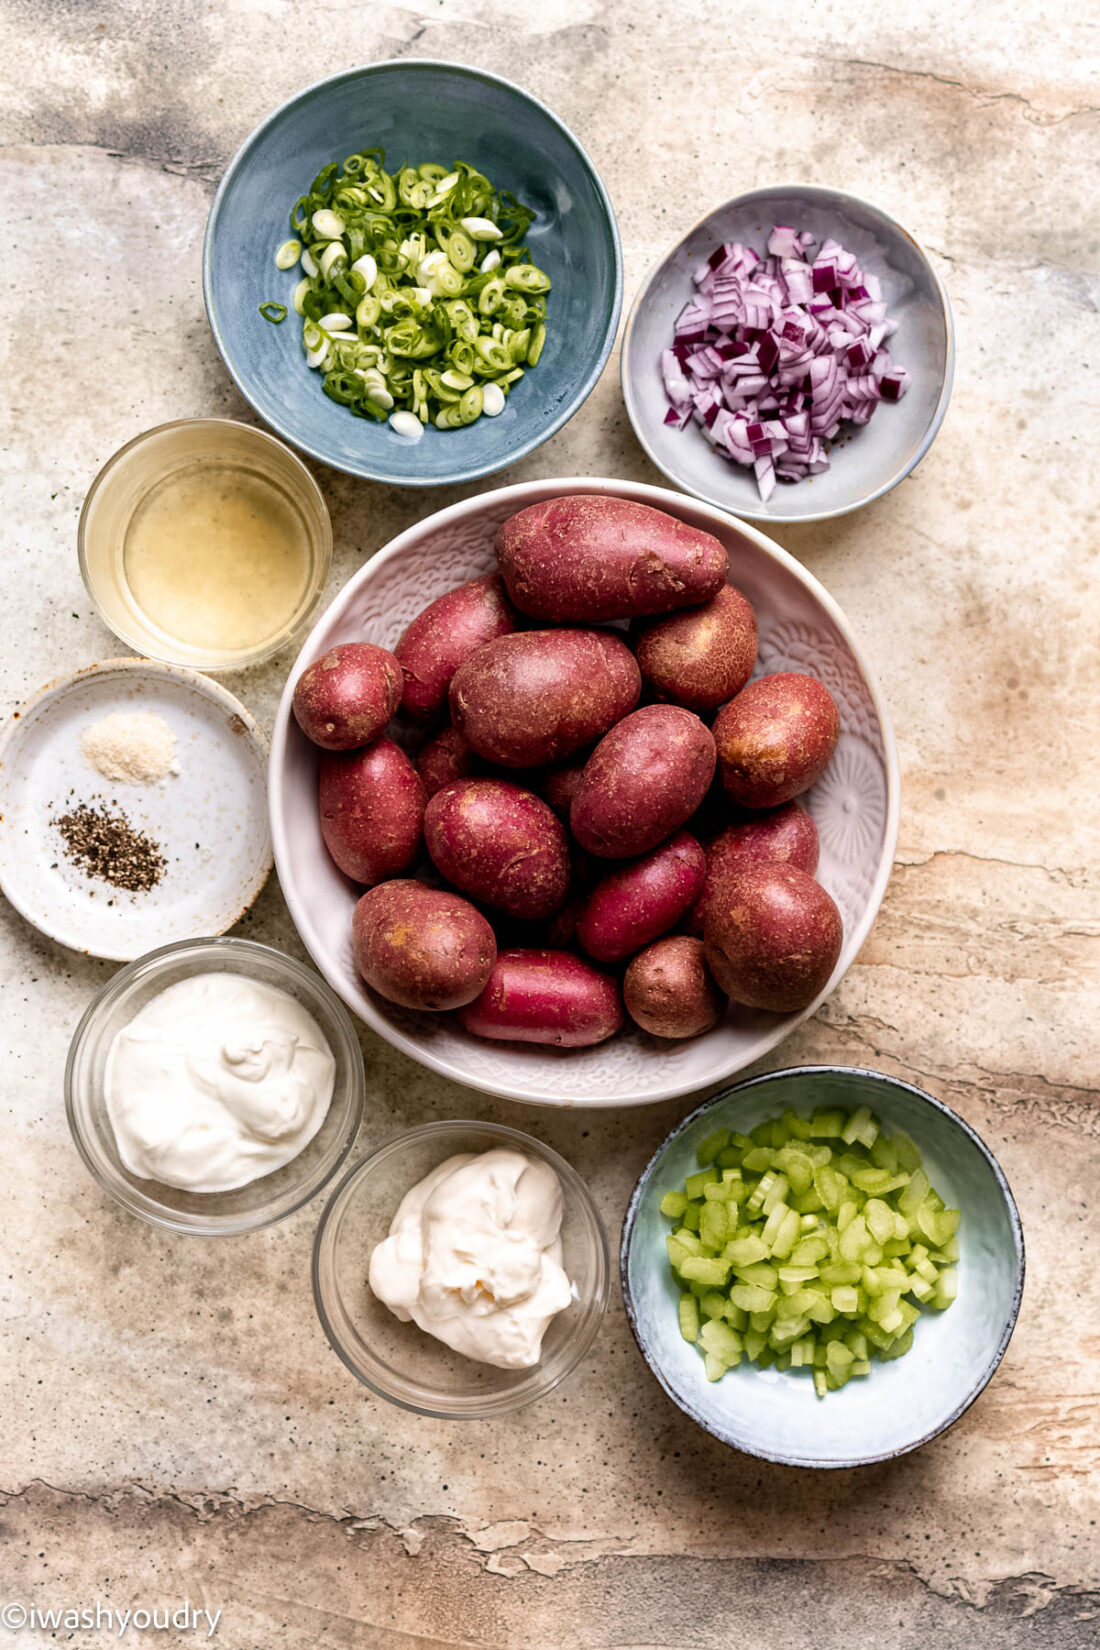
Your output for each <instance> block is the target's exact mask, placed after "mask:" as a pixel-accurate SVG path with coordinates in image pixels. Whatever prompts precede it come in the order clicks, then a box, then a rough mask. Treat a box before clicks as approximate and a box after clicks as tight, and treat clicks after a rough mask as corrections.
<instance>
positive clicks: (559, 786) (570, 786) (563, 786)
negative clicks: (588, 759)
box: [539, 762, 584, 819]
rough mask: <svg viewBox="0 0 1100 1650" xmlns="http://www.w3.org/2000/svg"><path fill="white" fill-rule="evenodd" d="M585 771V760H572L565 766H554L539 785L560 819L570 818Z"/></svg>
mask: <svg viewBox="0 0 1100 1650" xmlns="http://www.w3.org/2000/svg"><path fill="white" fill-rule="evenodd" d="M583 772H584V763H583V762H571V763H569V764H568V765H567V766H566V767H564V768H553V769H551V771H550V772H549V773H548V774H547V775H546V777H545V779H544V780H543V781H542V784H541V786H540V787H539V788H540V790H541V791H542V795H543V797H544V799H545V800H546V801H547V802H549V804H550V806H551V807H552V808H553V810H554V812H555V813H556V814H557V816H558V818H559V819H568V818H569V810H570V808H571V807H572V806H573V798H574V796H576V794H577V786H578V785H579V784H580V782H581V774H582V773H583Z"/></svg>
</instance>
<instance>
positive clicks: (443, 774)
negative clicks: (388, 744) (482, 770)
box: [416, 727, 477, 796]
mask: <svg viewBox="0 0 1100 1650" xmlns="http://www.w3.org/2000/svg"><path fill="white" fill-rule="evenodd" d="M476 760H477V758H476V757H475V755H474V752H473V751H472V750H471V749H470V747H469V745H468V744H467V743H466V741H465V739H464V738H463V737H462V735H461V734H460V733H459V731H458V729H457V728H452V727H446V728H440V730H439V732H438V733H436V734H433V735H432V737H431V738H430V739H426V740H425V741H424V743H423V745H421V747H420V754H419V755H418V757H417V759H416V771H417V773H418V774H419V775H420V777H421V779H422V780H423V781H424V789H425V790H426V791H427V793H428V795H429V796H434V795H435V793H436V791H441V790H442V789H443V787H444V785H450V784H453V782H454V781H455V780H456V779H468V778H469V777H470V775H471V774H472V773H473V771H474V765H475V763H476Z"/></svg>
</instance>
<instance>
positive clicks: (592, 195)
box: [203, 59, 622, 487]
mask: <svg viewBox="0 0 1100 1650" xmlns="http://www.w3.org/2000/svg"><path fill="white" fill-rule="evenodd" d="M376 144H381V145H382V146H383V147H384V149H385V150H386V164H387V166H388V167H389V168H390V169H393V168H394V167H395V166H397V165H398V164H400V162H401V161H403V160H405V159H408V160H410V161H414V162H416V163H420V162H423V161H428V160H435V161H442V162H444V163H449V162H451V161H452V160H456V159H461V160H467V161H469V162H470V163H471V164H472V165H474V166H476V167H478V168H479V169H480V170H481V171H483V172H484V173H485V174H486V176H488V177H489V178H490V179H491V180H492V181H493V182H494V183H495V184H497V185H498V186H499V187H500V188H504V189H510V190H512V192H513V193H514V194H516V195H518V196H519V198H520V199H521V200H522V201H524V202H525V203H526V204H527V205H528V206H531V207H533V208H534V209H535V211H536V212H537V214H538V216H537V218H536V220H535V222H534V223H533V224H532V226H531V229H530V231H529V233H528V237H527V238H528V244H529V245H530V247H531V253H532V256H533V257H534V259H535V261H536V262H537V263H538V264H539V265H540V267H541V268H543V269H545V270H546V272H547V274H548V275H549V276H550V278H551V280H552V282H553V288H552V291H551V293H550V297H549V308H548V314H547V333H546V345H545V347H544V349H543V352H542V356H541V358H540V360H539V363H538V366H537V367H534V368H532V369H531V370H529V371H528V373H527V374H526V376H525V377H524V378H523V379H522V380H520V382H519V383H518V384H517V385H516V386H515V388H514V389H513V390H512V393H511V394H510V395H509V397H508V400H507V402H506V404H505V408H504V411H503V412H502V413H501V414H500V416H499V417H497V418H480V419H478V421H477V423H476V424H472V425H470V426H469V427H468V428H466V429H461V430H437V429H435V428H434V427H429V428H428V429H427V430H426V431H425V434H424V437H423V439H422V440H421V441H418V442H416V443H409V442H408V441H407V440H405V439H403V438H402V437H401V436H398V435H395V434H394V432H393V431H392V430H391V429H390V427H389V425H388V424H375V423H373V421H371V420H368V419H363V418H356V417H354V416H353V415H352V414H351V413H349V412H348V410H347V409H346V408H345V407H341V406H339V405H337V403H335V402H334V401H330V400H329V398H328V397H327V396H326V395H325V394H324V392H323V390H322V388H321V376H320V374H319V373H317V372H313V371H311V370H310V368H309V367H307V365H306V361H305V356H304V354H303V351H302V343H301V325H300V322H299V321H298V318H297V316H295V314H294V312H293V310H292V309H290V304H291V296H292V294H293V291H294V287H295V285H296V284H297V282H298V280H299V279H300V277H301V271H300V270H299V269H297V268H295V269H293V270H288V271H280V270H278V269H276V267H275V263H274V257H275V252H276V249H277V248H278V247H279V246H280V245H281V243H282V242H283V241H284V240H286V239H287V237H288V235H289V234H290V228H289V218H290V209H291V207H292V206H293V205H294V202H295V201H296V200H297V199H298V197H299V196H300V195H301V194H302V193H303V191H304V190H306V189H308V188H309V185H310V183H311V181H312V179H313V178H314V177H315V176H316V175H317V173H318V172H319V171H320V169H321V167H322V166H325V165H327V164H328V163H329V162H330V161H334V160H342V159H343V158H344V156H345V155H350V154H353V153H355V152H356V151H357V150H360V149H363V148H368V147H371V146H373V145H376ZM203 291H204V294H205V298H206V310H207V314H208V316H209V318H210V326H211V329H212V330H213V333H214V339H215V342H216V343H217V346H218V349H219V350H220V351H221V355H222V360H223V361H224V362H225V364H226V367H227V368H228V369H229V372H230V375H231V376H232V378H233V380H234V382H235V383H236V385H237V388H238V389H239V390H240V391H241V393H242V395H244V397H245V398H246V400H248V401H249V402H250V403H251V405H252V406H253V407H254V408H255V409H256V411H257V412H258V413H259V415H260V417H261V418H262V419H264V421H265V422H266V423H267V424H269V425H270V426H271V428H272V429H274V430H277V431H278V433H279V434H280V435H281V436H283V437H284V438H285V439H286V440H287V441H291V442H293V443H294V445H295V446H296V447H299V448H301V449H302V450H303V451H304V452H307V453H309V454H311V456H312V457H314V458H317V459H320V460H322V462H323V463H325V464H331V465H333V466H334V467H335V468H336V469H338V470H346V471H347V472H348V473H349V474H350V475H356V476H363V477H365V478H367V479H368V480H373V481H386V482H391V483H394V484H396V485H399V486H409V487H430V486H437V487H438V486H444V485H446V484H449V483H453V482H460V481H476V480H477V479H478V478H479V477H481V476H487V475H491V474H492V473H493V472H494V471H496V470H501V469H503V468H504V466H505V465H507V464H513V463H515V462H516V460H517V459H520V458H523V457H524V456H525V455H526V454H527V453H530V452H532V451H533V450H534V449H535V448H536V447H538V446H539V445H541V443H542V442H544V441H546V440H547V439H548V438H549V437H550V436H552V435H553V434H554V432H555V431H556V430H559V429H561V427H562V425H563V424H564V423H565V422H566V421H567V420H568V419H569V418H571V417H572V415H573V414H574V413H575V412H576V410H577V408H578V407H579V406H580V405H581V403H582V402H583V401H584V400H585V398H586V396H587V395H588V394H589V392H590V391H591V390H592V388H593V386H594V385H595V383H596V380H597V379H598V378H599V376H600V373H601V371H602V369H603V366H604V363H605V362H606V360H607V357H608V354H609V353H610V350H611V346H612V344H613V343H614V341H615V332H616V328H617V327H618V322H619V311H620V308H621V306H622V254H621V251H620V248H619V232H618V228H617V226H616V223H615V214H614V212H613V211H612V209H611V202H610V201H609V199H608V196H607V191H606V190H605V189H604V186H603V184H602V183H601V181H600V178H599V175H598V174H597V172H596V169H595V167H594V166H593V165H592V162H591V161H590V160H589V158H588V156H587V155H586V154H585V152H584V150H583V149H582V148H581V146H580V144H579V143H578V142H577V140H576V138H575V137H574V136H573V135H572V133H571V132H569V131H568V130H567V128H566V127H565V126H563V125H562V123H561V121H559V120H558V119H557V118H556V117H555V116H554V115H553V114H551V112H550V110H549V109H547V108H546V107H545V106H544V105H543V104H541V103H539V102H538V100H537V99H536V98H533V97H531V96H530V94H529V93H527V92H525V91H523V90H522V89H521V88H520V87H519V86H513V85H512V84H511V82H510V81H507V80H501V79H499V78H498V77H497V76H496V75H491V74H486V73H484V72H483V71H482V70H480V69H470V68H464V67H463V66H462V65H461V64H457V63H437V62H433V61H430V60H427V59H413V60H410V61H407V62H405V61H401V62H390V63H372V64H368V65H367V66H365V67H363V68H358V69H350V70H348V71H347V72H346V73H344V74H339V75H334V76H333V77H332V78H331V79H330V80H322V81H319V82H318V83H317V84H316V85H315V86H308V87H307V88H306V89H305V91H302V92H299V93H298V95H297V96H296V97H293V98H291V99H290V101H289V103H284V104H283V106H282V108H281V109H277V110H276V111H275V113H274V114H273V115H270V116H269V117H268V118H267V120H265V121H264V122H263V124H262V125H261V126H258V127H257V128H256V130H255V131H254V132H253V133H252V136H251V137H250V138H249V139H248V140H247V141H246V143H245V144H244V145H243V147H242V148H241V149H240V150H239V152H238V153H237V155H236V156H235V157H234V159H233V161H232V162H231V164H230V167H229V170H228V171H227V172H226V174H225V177H224V178H223V179H222V182H221V186H220V187H219V189H218V193H217V195H216V197H215V199H214V205H213V207H212V208H211V211H210V219H209V222H208V224H207V229H206V242H205V246H204V249H203ZM269 300H270V301H273V302H276V303H282V304H285V305H286V306H287V308H288V310H290V313H289V314H288V316H287V318H286V320H285V321H284V322H283V323H282V324H281V325H277V326H273V325H272V324H271V323H270V322H268V321H265V320H264V318H263V316H262V315H261V314H260V312H259V306H260V304H262V303H265V302H267V301H269Z"/></svg>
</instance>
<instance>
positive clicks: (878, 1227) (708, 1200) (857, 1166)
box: [661, 1107, 959, 1396]
mask: <svg viewBox="0 0 1100 1650" xmlns="http://www.w3.org/2000/svg"><path fill="white" fill-rule="evenodd" d="M696 1155H697V1157H698V1161H699V1165H700V1167H699V1170H698V1171H697V1172H696V1173H693V1174H690V1175H688V1176H687V1178H686V1180H685V1182H684V1186H683V1189H682V1190H671V1191H669V1192H666V1193H665V1195H664V1197H663V1199H662V1201H661V1212H662V1213H663V1214H664V1215H666V1216H667V1218H668V1219H669V1220H670V1221H672V1222H674V1223H675V1226H674V1230H673V1231H672V1232H671V1233H670V1234H669V1236H668V1238H667V1240H666V1241H667V1246H668V1256H669V1262H670V1264H671V1266H672V1269H673V1273H674V1275H675V1276H676V1277H677V1278H678V1279H679V1280H680V1285H681V1290H682V1292H681V1294H680V1297H679V1315H680V1332H681V1334H682V1335H683V1336H684V1338H685V1340H688V1341H691V1342H693V1343H694V1344H695V1345H696V1346H697V1347H698V1349H699V1351H700V1352H701V1353H702V1355H703V1360H704V1369H705V1373H706V1377H707V1379H708V1380H711V1381H717V1380H720V1379H721V1377H722V1376H723V1375H724V1374H725V1373H726V1371H727V1370H729V1369H734V1368H736V1367H737V1365H738V1364H739V1363H740V1362H741V1360H742V1358H748V1360H749V1361H750V1362H751V1363H754V1364H755V1365H756V1366H757V1367H758V1368H760V1369H766V1368H768V1367H769V1366H771V1365H774V1367H775V1368H776V1369H779V1370H787V1369H793V1370H795V1371H801V1370H806V1369H808V1370H810V1371H811V1372H812V1375H813V1381H814V1389H815V1391H816V1392H817V1394H818V1395H819V1396H823V1395H824V1394H825V1393H826V1392H836V1391H839V1390H840V1388H841V1387H843V1386H844V1385H845V1384H846V1382H847V1381H848V1380H849V1379H851V1378H852V1377H853V1376H864V1375H867V1374H869V1373H870V1370H871V1364H872V1360H873V1358H875V1357H878V1358H880V1359H892V1358H900V1357H902V1356H904V1354H905V1353H906V1352H907V1351H908V1350H909V1348H910V1347H911V1346H912V1344H913V1327H914V1325H915V1323H916V1322H917V1320H918V1318H919V1317H920V1314H921V1310H922V1308H930V1309H935V1310H939V1311H942V1310H944V1309H945V1308H947V1307H949V1306H950V1305H951V1304H952V1302H953V1301H954V1300H955V1298H956V1295H957V1292H958V1273H957V1270H956V1262H957V1260H958V1256H959V1244H958V1238H957V1236H956V1232H957V1228H958V1225H959V1212H958V1210H957V1209H948V1208H947V1207H946V1206H945V1204H944V1200H943V1199H942V1198H941V1197H940V1196H939V1194H938V1193H937V1192H936V1191H935V1190H934V1189H933V1187H932V1185H931V1183H930V1182H929V1179H928V1175H927V1174H926V1173H925V1171H924V1169H923V1168H922V1166H921V1160H920V1153H919V1151H918V1150H917V1148H916V1146H915V1145H914V1144H913V1142H912V1141H911V1140H910V1139H909V1138H908V1136H907V1135H903V1134H894V1135H888V1134H883V1133H882V1130H881V1126H880V1124H879V1121H878V1119H877V1118H875V1117H874V1116H872V1114H871V1112H870V1111H869V1110H868V1109H867V1108H866V1107H861V1108H860V1109H859V1110H858V1111H854V1112H851V1113H849V1114H846V1113H844V1112H842V1111H840V1110H833V1109H828V1110H819V1111H816V1112H814V1113H813V1115H812V1117H810V1118H808V1119H807V1118H803V1117H800V1116H798V1114H797V1113H796V1112H793V1111H789V1110H788V1111H786V1112H784V1114H783V1116H782V1117H781V1118H772V1119H770V1120H767V1121H765V1122H762V1123H758V1124H757V1125H756V1126H755V1127H754V1128H753V1130H752V1132H751V1135H744V1134H737V1133H734V1132H732V1131H731V1130H729V1129H727V1128H718V1129H715V1130H713V1131H712V1132H711V1133H710V1134H708V1135H707V1136H706V1137H705V1138H704V1139H703V1140H702V1141H701V1142H700V1145H699V1148H698V1151H697V1154H696Z"/></svg>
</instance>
